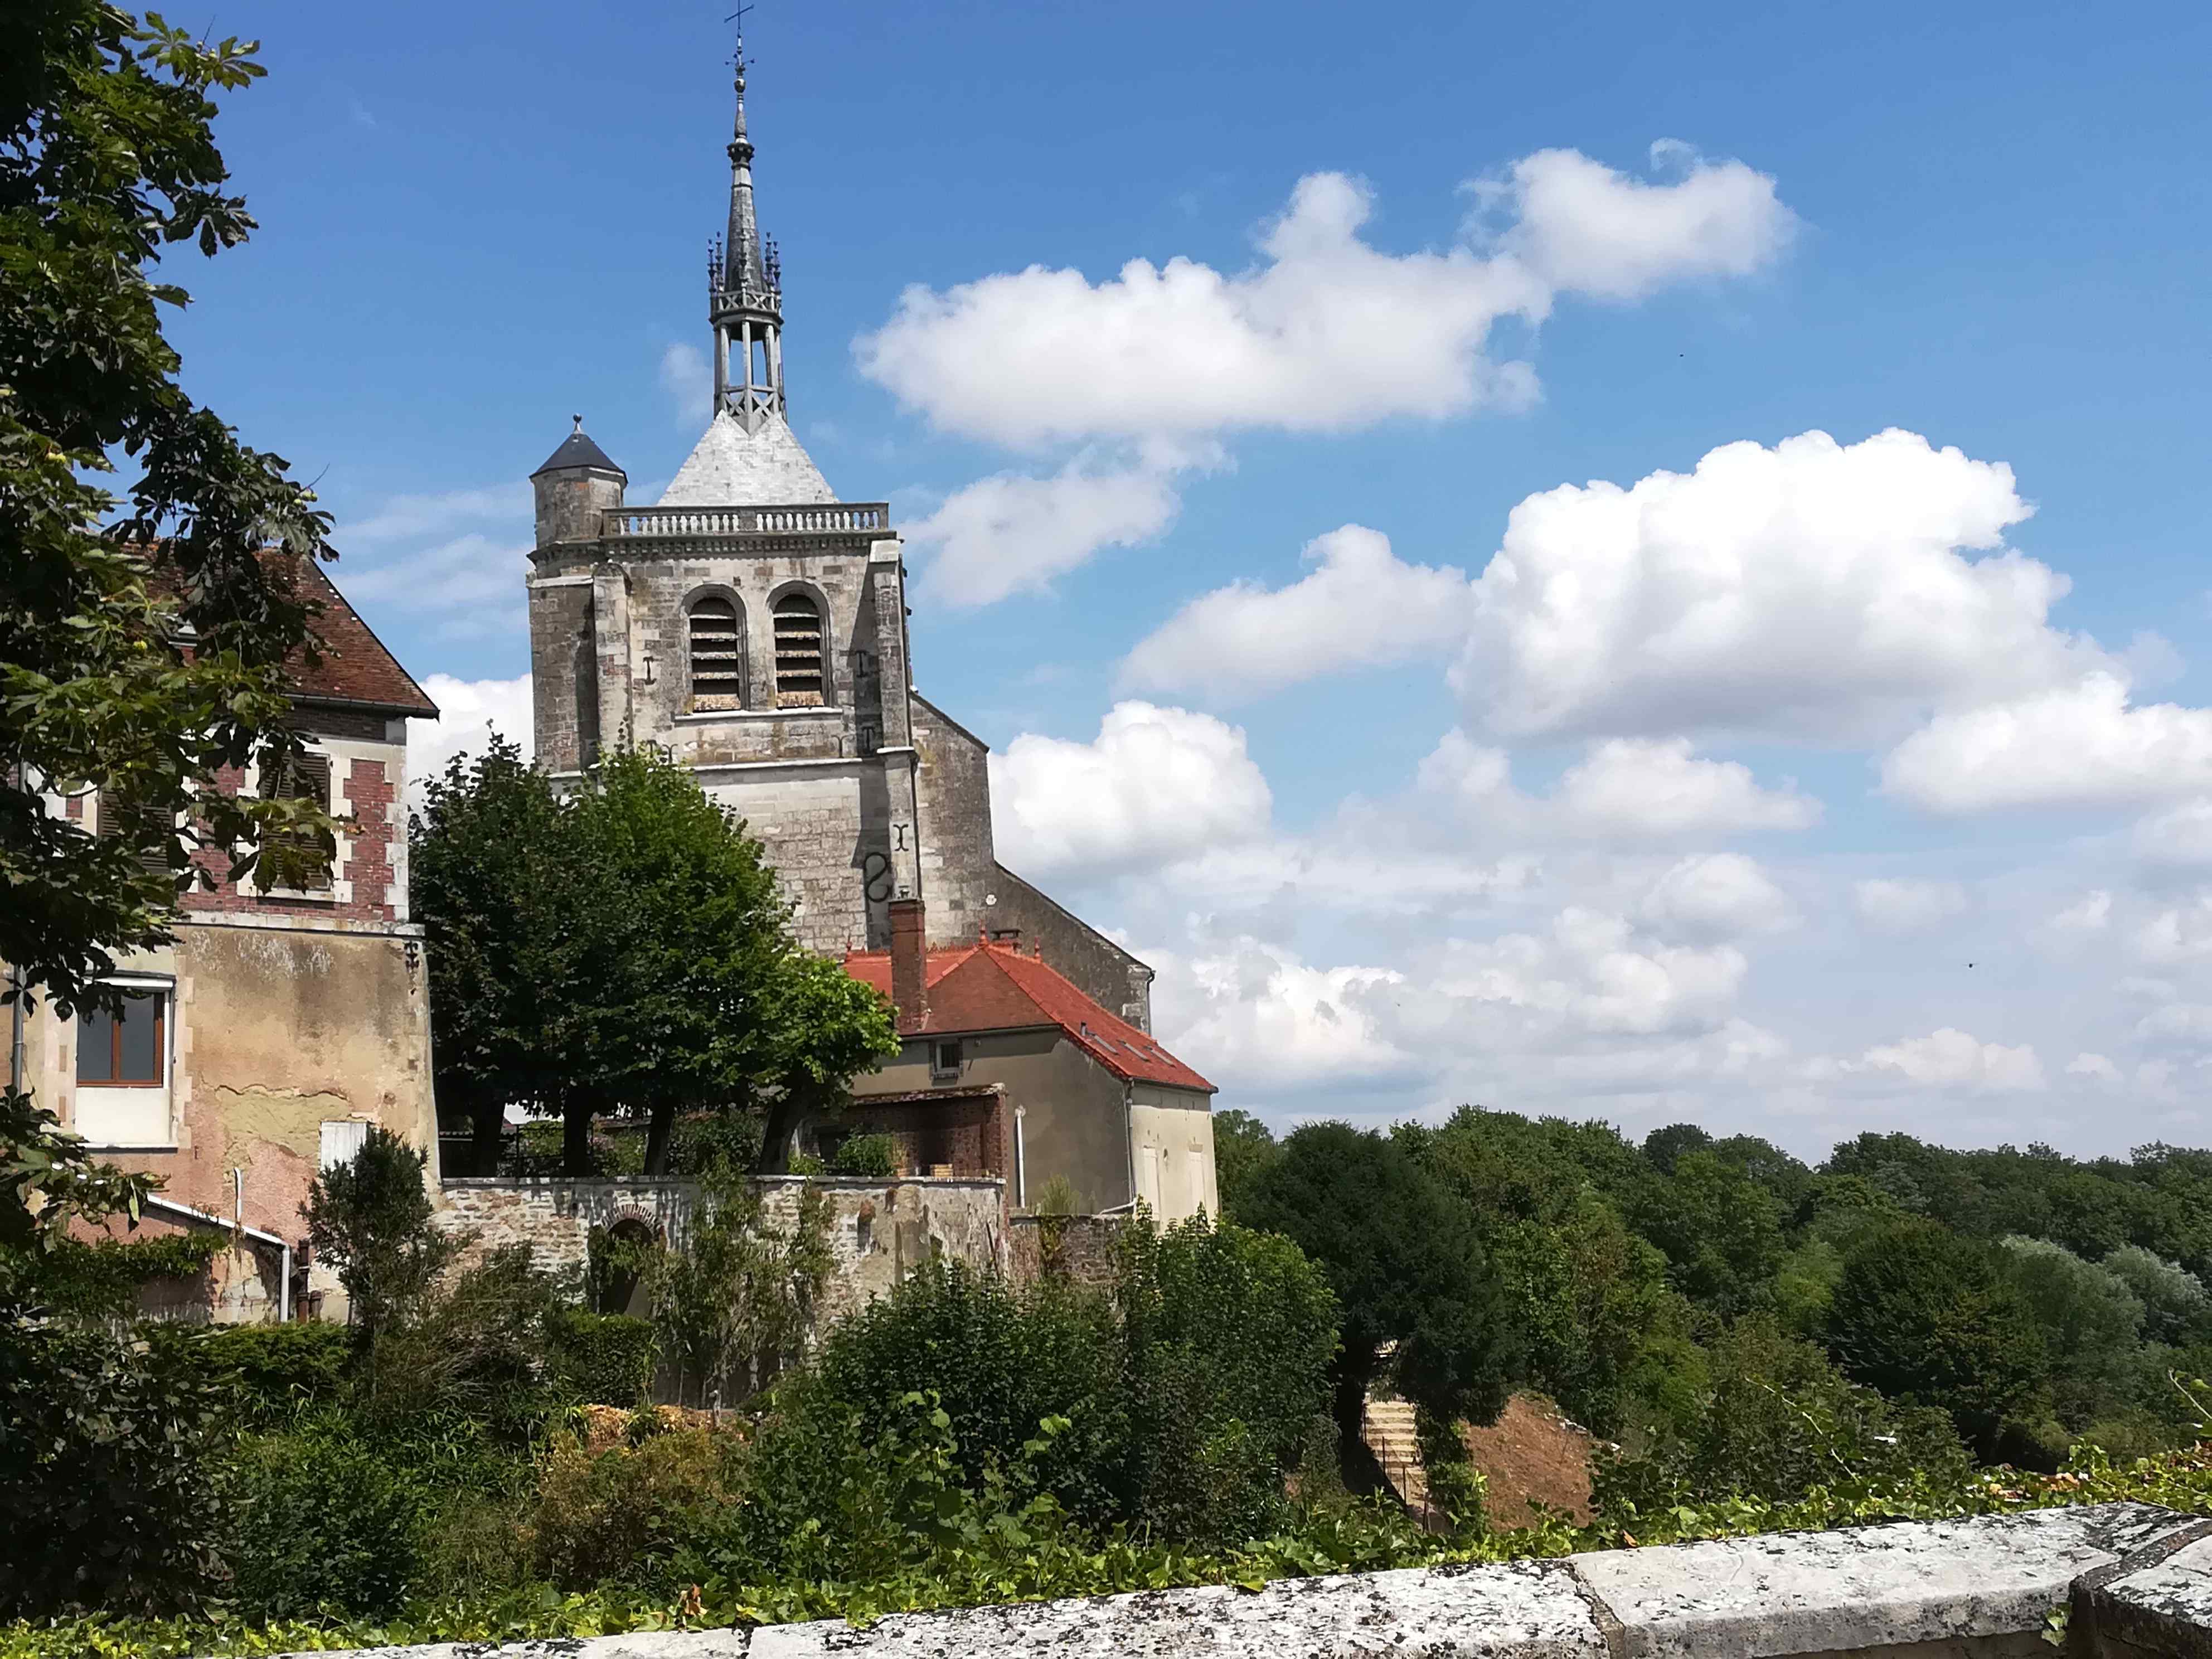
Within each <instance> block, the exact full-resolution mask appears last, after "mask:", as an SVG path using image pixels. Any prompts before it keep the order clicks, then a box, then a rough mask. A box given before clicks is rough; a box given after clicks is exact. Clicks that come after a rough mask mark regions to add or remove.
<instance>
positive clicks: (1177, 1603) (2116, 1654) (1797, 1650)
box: [353, 1504, 2212, 1659]
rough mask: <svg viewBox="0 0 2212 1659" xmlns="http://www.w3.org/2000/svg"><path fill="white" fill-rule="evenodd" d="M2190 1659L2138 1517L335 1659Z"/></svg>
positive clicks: (2173, 1554)
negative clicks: (2060, 1647)
mask: <svg viewBox="0 0 2212 1659" xmlns="http://www.w3.org/2000/svg"><path fill="white" fill-rule="evenodd" d="M2062 1612H2064V1613H2067V1614H2068V1619H2067V1621H2066V1623H2067V1625H2068V1626H2069V1628H2068V1633H2067V1638H2066V1642H2067V1647H2068V1650H2069V1652H2071V1653H2073V1654H2075V1655H2078V1656H2081V1659H2212V1522H2209V1521H2205V1520H2202V1519H2199V1518H2197V1517H2193V1516H2185V1515H2180V1514H2177V1513H2175V1512H2174V1511H2173V1510H2164V1509H2159V1508H2156V1507H2154V1506H2153V1505H2151V1504H2097V1505H2094V1506H2092V1507H2086V1508H2081V1509H2068V1510H2031V1511H2027V1512H2026V1513H2022V1514H2018V1515H2002V1516H1982V1517H1979V1518H1977V1519H1973V1520H1965V1521H1935V1522H1911V1523H1909V1524H1899V1525H1893V1526H1880V1527H1863V1528H1853V1529H1850V1530H1844V1531H1835V1532H1800V1533H1775V1534H1768V1535H1766V1536H1764V1537H1757V1538H1735V1539H1724V1540H1717V1541H1713V1542H1710V1543H1703V1544H1680V1545H1673V1546H1668V1547H1662V1548H1655V1549H1642V1550H1607V1551H1604V1552H1601V1553H1594V1554H1589V1555H1577V1556H1570V1557H1568V1558H1566V1559H1563V1560H1553V1561H1512V1562H1506V1563H1504V1564H1501V1565H1496V1566H1481V1567H1438V1568H1431V1569H1427V1570H1422V1571H1397V1572H1376V1573H1362V1574H1352V1575H1346V1576H1344V1577H1332V1578H1297V1579H1282V1580H1279V1581H1277V1582H1276V1583H1272V1584H1269V1585H1267V1586H1266V1587H1265V1588H1264V1589H1260V1590H1256V1591H1249V1590H1242V1589H1231V1588H1228V1587H1225V1586H1218V1585H1216V1586H1206V1587H1202V1588H1200V1589H1177V1590H1146V1591H1141V1592H1139V1593H1137V1594H1135V1595H1101V1596H1091V1597H1087V1598H1083V1599H1079V1600H1073V1601H1046V1602H1036V1603H1030V1604H1024V1605H1021V1606H1015V1607H975V1608H969V1609H965V1610H963V1611H959V1612H953V1613H902V1614H897V1615H895V1616H893V1617H891V1618H888V1619H884V1620H880V1621H879V1622H878V1623H877V1624H875V1625H872V1626H869V1627H868V1628H866V1629H865V1630H856V1629H854V1627H853V1626H849V1625H847V1624H845V1623H843V1622H842V1620H830V1621H824V1622H822V1623H817V1624H810V1625H784V1626H774V1627H771V1628H769V1629H764V1630H758V1631H754V1632H744V1631H693V1632H670V1633H651V1634H647V1633H640V1634H636V1635H630V1636H602V1637H594V1638H591V1639H589V1640H583V1641H579V1640H574V1639H548V1640H542V1641H534V1642H519V1643H513V1644H508V1645H507V1646H505V1647H500V1648H489V1647H485V1646H483V1645H479V1644H466V1643H443V1644H438V1645H435V1646H432V1647H419V1648H375V1649H364V1650H358V1651H357V1653H356V1655H355V1656H353V1659H1794V1656H1801V1655H1802V1656H1807V1659H1812V1656H1835V1659H1845V1656H1849V1659H1872V1656H1875V1655H1882V1656H1890V1659H2043V1656H2050V1655H2051V1654H2052V1653H2053V1651H2054V1650H2052V1649H2051V1648H2050V1647H2047V1646H2045V1632H2047V1631H2049V1630H2050V1629H2051V1622H2052V1620H2053V1615H2055V1614H2057V1613H2062Z"/></svg>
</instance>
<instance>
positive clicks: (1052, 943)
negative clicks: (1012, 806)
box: [990, 864, 1152, 1031]
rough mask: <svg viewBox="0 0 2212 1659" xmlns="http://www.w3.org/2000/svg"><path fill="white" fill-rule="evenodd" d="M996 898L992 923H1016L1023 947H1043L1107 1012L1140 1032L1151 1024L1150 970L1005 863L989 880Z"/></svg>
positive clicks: (1049, 958)
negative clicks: (1008, 867)
mask: <svg viewBox="0 0 2212 1659" xmlns="http://www.w3.org/2000/svg"><path fill="white" fill-rule="evenodd" d="M991 885H992V891H993V895H994V898H995V900H996V902H994V904H993V905H992V907H991V910H990V925H991V926H992V927H996V928H1012V929H1014V930H1015V931H1017V932H1018V933H1020V935H1021V943H1022V948H1023V949H1024V951H1026V950H1028V949H1030V947H1031V946H1033V945H1034V946H1036V947H1038V948H1040V949H1042V951H1043V953H1044V959H1045V961H1046V963H1048V965H1049V966H1050V967H1052V968H1053V969H1054V970H1055V971H1056V972H1059V973H1061V974H1064V975H1066V976H1067V977H1068V978H1069V979H1070V980H1072V981H1074V983H1075V985H1076V987H1077V988H1078V989H1079V990H1080V991H1081V992H1082V993H1083V994H1084V995H1085V996H1087V997H1089V998H1090V999H1091V1000H1092V1001H1093V1002H1096V1003H1097V1005H1098V1006H1100V1007H1102V1008H1103V1009H1105V1010H1106V1011H1107V1012H1109V1013H1114V1014H1119V1015H1120V1016H1121V1018H1123V1019H1126V1020H1127V1021H1128V1022H1129V1024H1132V1025H1133V1026H1135V1027H1136V1028H1137V1029H1138V1030H1140V1031H1149V1030H1152V969H1150V968H1147V967H1146V965H1145V964H1144V963H1141V962H1139V961H1138V960H1137V958H1136V957H1133V956H1131V955H1130V954H1129V953H1128V952H1127V951H1124V950H1123V949H1122V948H1121V946H1120V945H1116V944H1115V943H1114V941H1113V940H1112V939H1108V938H1107V937H1106V935H1105V934H1103V933H1100V932H1099V931H1098V930H1097V928H1096V927H1092V926H1091V924H1090V923H1089V922H1087V921H1084V920H1083V918H1082V917H1080V916H1079V915H1076V914H1075V913H1074V912H1073V910H1070V909H1067V908H1066V907H1065V906H1063V905H1061V904H1060V903H1059V902H1057V901H1056V900H1054V899H1051V898H1048V896H1046V895H1045V894H1044V893H1042V891H1040V890H1038V889H1036V888H1035V887H1032V886H1030V884H1029V883H1027V882H1025V881H1024V880H1023V879H1022V878H1020V877H1019V876H1018V875H1016V874H1015V873H1014V872H1012V871H1011V870H1009V869H1007V868H1006V866H1005V865H1003V864H1001V865H998V866H994V873H993V875H992V879H991Z"/></svg>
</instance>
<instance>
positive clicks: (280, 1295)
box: [144, 1193, 292, 1325]
mask: <svg viewBox="0 0 2212 1659" xmlns="http://www.w3.org/2000/svg"><path fill="white" fill-rule="evenodd" d="M144 1207H145V1208H147V1209H149V1210H160V1211H162V1212H165V1213H166V1214H169V1215H178V1216H183V1217H185V1218H186V1219H188V1220H191V1221H204V1222H205V1223H207V1225H210V1227H221V1228H222V1229H223V1230H224V1231H232V1230H235V1231H239V1232H241V1233H244V1234H245V1235H246V1237H248V1238H256V1239H258V1240H260V1241H261V1243H264V1244H274V1245H275V1246H276V1248H277V1249H280V1250H282V1251H283V1252H284V1277H283V1279H282V1280H281V1281H280V1282H279V1284H278V1286H277V1291H276V1319H277V1322H278V1323H280V1324H285V1325H289V1324H290V1323H291V1322H292V1245H291V1242H290V1241H289V1239H283V1238H279V1237H277V1236H276V1234H275V1233H272V1232H270V1231H267V1230H266V1229H265V1228H261V1227H249V1226H247V1225H246V1224H245V1222H244V1221H243V1220H240V1221H236V1222H231V1221H225V1220H224V1219H223V1218H222V1217H221V1216H219V1215H210V1214H209V1213H208V1212H206V1211H205V1210H195V1209H194V1208H192V1206H191V1205H189V1204H179V1203H178V1202H177V1201H176V1200H174V1199H172V1198H163V1197H162V1196H161V1194H159V1193H149V1194H147V1197H146V1201H145V1205H144Z"/></svg>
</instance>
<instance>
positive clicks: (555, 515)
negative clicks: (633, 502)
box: [530, 415, 629, 548]
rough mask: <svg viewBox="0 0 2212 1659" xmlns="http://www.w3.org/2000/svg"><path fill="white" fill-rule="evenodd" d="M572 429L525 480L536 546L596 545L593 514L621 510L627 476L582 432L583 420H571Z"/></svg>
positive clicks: (595, 523)
mask: <svg viewBox="0 0 2212 1659" xmlns="http://www.w3.org/2000/svg"><path fill="white" fill-rule="evenodd" d="M569 418H570V419H572V420H574V422H575V423H576V429H575V430H574V432H571V433H570V434H569V435H568V436H567V437H565V438H563V439H562V441H561V447H559V448H558V449H556V450H555V451H554V452H553V453H551V454H550V455H548V456H547V457H546V458H545V465H543V466H541V467H539V468H538V471H535V472H533V473H532V474H531V475H530V485H531V488H532V489H533V490H535V491H536V492H537V495H538V546H539V547H541V548H547V547H551V546H552V545H553V544H555V543H556V542H589V541H597V540H598V539H599V514H600V513H603V512H605V511H607V510H608V509H610V508H616V507H621V506H622V504H623V488H624V487H625V486H626V485H628V484H629V474H628V473H627V472H625V471H623V470H622V468H620V467H618V466H617V465H615V464H614V463H613V462H612V461H611V460H609V459H607V453H606V451H605V450H604V449H601V448H600V447H599V446H598V445H597V444H595V443H593V442H592V441H591V439H590V437H589V436H587V435H586V433H585V431H584V417H583V416H580V415H575V416H570V417H569Z"/></svg>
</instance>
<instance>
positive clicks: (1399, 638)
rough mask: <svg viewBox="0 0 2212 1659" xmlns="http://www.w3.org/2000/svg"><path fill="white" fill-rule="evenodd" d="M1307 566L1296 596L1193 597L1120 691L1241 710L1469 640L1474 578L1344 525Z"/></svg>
mask: <svg viewBox="0 0 2212 1659" xmlns="http://www.w3.org/2000/svg"><path fill="white" fill-rule="evenodd" d="M1304 560H1305V562H1307V563H1309V564H1310V565H1312V566H1313V567H1314V570H1313V573H1312V574H1310V575H1308V576H1305V577H1304V578H1303V579H1301V580H1298V581H1296V582H1293V583H1291V585H1290V586H1286V587H1275V588H1271V587H1268V586H1265V585H1264V584H1262V583H1260V582H1256V581H1249V580H1238V581H1236V582H1232V583H1231V585H1230V586H1227V587H1222V588H1217V589H1215V590H1214V591H1213V592H1211V593H1207V594H1205V595H1203V596H1202V597H1200V598H1199V599H1193V600H1192V601H1191V602H1190V603H1189V604H1188V605H1185V606H1183V608H1182V610H1181V611H1177V612H1176V614H1175V615H1174V616H1173V617H1170V618H1169V619H1168V620H1167V621H1166V622H1164V623H1162V624H1161V625H1160V626H1159V627H1158V628H1157V629H1153V630H1152V633H1151V634H1149V635H1146V637H1145V638H1144V639H1142V640H1140V641H1138V642H1137V645H1136V647H1135V648H1134V649H1133V650H1132V651H1131V652H1130V653H1129V654H1128V656H1127V658H1125V659H1123V661H1122V664H1121V681H1122V684H1125V685H1127V686H1128V687H1130V688H1132V689H1133V690H1146V691H1172V692H1184V693H1191V692H1195V693H1200V694H1202V695H1205V696H1211V697H1213V698H1216V699H1218V700H1221V701H1237V700H1241V699H1244V698H1249V697H1255V696H1264V695H1265V694H1267V692H1270V691H1276V690H1281V689H1282V688H1283V687H1284V686H1286V685H1295V684H1298V683H1299V682H1300V681H1303V680H1309V679H1315V678H1320V677H1322V676H1323V675H1328V674H1334V673H1341V672H1343V671H1346V670H1349V669H1357V668H1377V667H1385V666H1388V665H1392V664H1395V663H1401V662H1404V661H1406V660H1407V659H1411V658H1415V657H1421V656H1426V655H1431V654H1442V653H1444V652H1446V651H1448V650H1449V648H1450V647H1452V646H1453V645H1454V644H1455V643H1456V642H1457V641H1459V640H1460V639H1462V637H1464V635H1465V634H1466V631H1467V616H1468V579H1467V575H1466V573H1465V572H1463V571H1460V570H1454V569H1449V568H1445V569H1433V568H1431V567H1429V566H1427V565H1422V564H1406V563H1403V562H1401V561H1400V560H1399V559H1398V558H1396V557H1395V556H1394V555H1393V554H1392V553H1391V551H1390V538H1389V537H1387V536H1385V535H1383V533H1382V532H1380V531H1376V530H1369V529H1366V528H1364V526H1359V525H1356V524H1348V525H1346V526H1344V527H1343V528H1341V529H1340V530H1332V531H1330V532H1328V534H1327V535H1325V536H1318V537H1316V538H1314V539H1313V540H1312V541H1310V542H1309V543H1307V544H1306V546H1305V551H1304Z"/></svg>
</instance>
